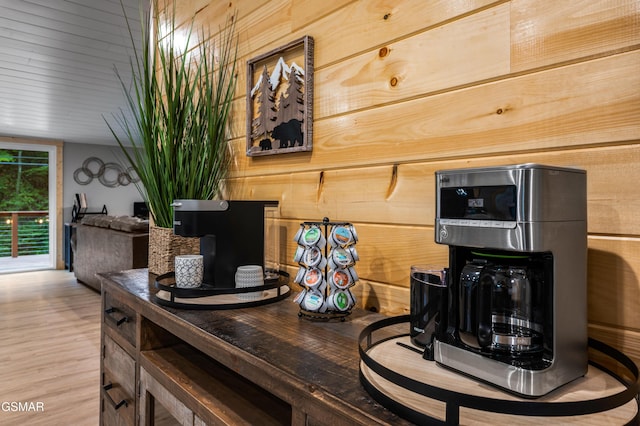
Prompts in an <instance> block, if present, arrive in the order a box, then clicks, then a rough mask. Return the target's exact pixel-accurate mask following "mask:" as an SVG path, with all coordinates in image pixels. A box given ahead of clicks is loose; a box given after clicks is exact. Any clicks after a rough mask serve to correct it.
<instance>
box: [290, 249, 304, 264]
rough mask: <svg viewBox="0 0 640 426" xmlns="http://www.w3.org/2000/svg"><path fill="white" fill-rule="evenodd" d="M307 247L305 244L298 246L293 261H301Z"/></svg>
mask: <svg viewBox="0 0 640 426" xmlns="http://www.w3.org/2000/svg"><path fill="white" fill-rule="evenodd" d="M304 252H305V248H304V247H303V246H298V248H296V253H295V254H294V255H293V261H294V262H296V263H299V262H301V261H302V256H304Z"/></svg>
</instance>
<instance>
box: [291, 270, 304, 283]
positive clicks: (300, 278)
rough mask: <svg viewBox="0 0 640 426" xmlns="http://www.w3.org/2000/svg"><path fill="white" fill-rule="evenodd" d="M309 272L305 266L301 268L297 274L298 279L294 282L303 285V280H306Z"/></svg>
mask: <svg viewBox="0 0 640 426" xmlns="http://www.w3.org/2000/svg"><path fill="white" fill-rule="evenodd" d="M306 272H307V268H305V267H304V266H301V267H300V268H299V269H298V273H297V274H296V277H295V278H294V279H293V282H294V283H296V284H302V280H303V279H304V275H305V274H306Z"/></svg>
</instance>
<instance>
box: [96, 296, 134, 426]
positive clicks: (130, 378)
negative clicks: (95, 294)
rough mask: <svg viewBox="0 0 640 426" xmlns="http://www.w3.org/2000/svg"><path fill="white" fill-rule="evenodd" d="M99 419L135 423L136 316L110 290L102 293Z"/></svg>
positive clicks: (107, 421)
mask: <svg viewBox="0 0 640 426" xmlns="http://www.w3.org/2000/svg"><path fill="white" fill-rule="evenodd" d="M102 308H103V309H102V335H101V339H100V341H101V345H102V351H101V354H102V357H101V360H100V373H101V374H100V375H101V379H100V386H101V387H102V389H101V398H100V419H101V424H104V425H135V424H137V421H136V373H137V371H136V362H135V356H136V351H135V346H136V339H135V336H136V334H135V333H136V316H135V313H134V312H133V310H132V309H131V308H130V307H128V306H127V305H126V304H124V303H123V302H120V301H117V300H115V299H114V298H113V297H112V296H111V294H110V293H109V294H104V295H103V297H102Z"/></svg>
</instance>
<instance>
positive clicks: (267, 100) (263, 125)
mask: <svg viewBox="0 0 640 426" xmlns="http://www.w3.org/2000/svg"><path fill="white" fill-rule="evenodd" d="M256 102H257V104H258V108H257V109H256V111H257V114H256V117H255V118H254V119H253V122H252V132H251V137H252V138H253V139H260V141H261V142H260V144H261V146H263V142H265V141H267V140H269V137H268V133H269V132H271V131H272V130H273V127H274V126H275V123H274V122H275V120H276V107H275V98H274V94H273V89H272V88H271V83H270V81H269V71H268V70H267V66H266V65H265V66H264V69H263V70H262V76H261V77H260V86H259V88H258V95H257V96H256Z"/></svg>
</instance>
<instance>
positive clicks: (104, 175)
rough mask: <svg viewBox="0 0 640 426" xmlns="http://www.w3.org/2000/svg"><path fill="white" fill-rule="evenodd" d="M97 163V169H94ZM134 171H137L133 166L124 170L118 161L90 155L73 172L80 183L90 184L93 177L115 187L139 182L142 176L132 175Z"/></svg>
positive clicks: (109, 186) (105, 184)
mask: <svg viewBox="0 0 640 426" xmlns="http://www.w3.org/2000/svg"><path fill="white" fill-rule="evenodd" d="M96 165H97V170H96V171H94V170H95V166H96ZM92 168H93V169H94V170H92ZM133 173H135V171H134V169H133V167H129V168H127V169H126V170H124V169H123V168H122V166H121V165H120V164H118V163H105V162H104V161H102V160H101V159H99V158H98V157H89V158H87V159H86V160H84V162H83V163H82V167H80V168H78V169H76V170H75V171H74V172H73V180H74V181H76V183H77V184H79V185H88V184H89V183H91V181H93V178H98V181H99V182H100V183H101V184H103V185H104V186H106V187H108V188H115V187H117V186H127V185H129V184H130V183H132V182H133V183H137V182H139V181H140V178H139V177H138V176H137V175H134V176H132V174H133Z"/></svg>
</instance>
